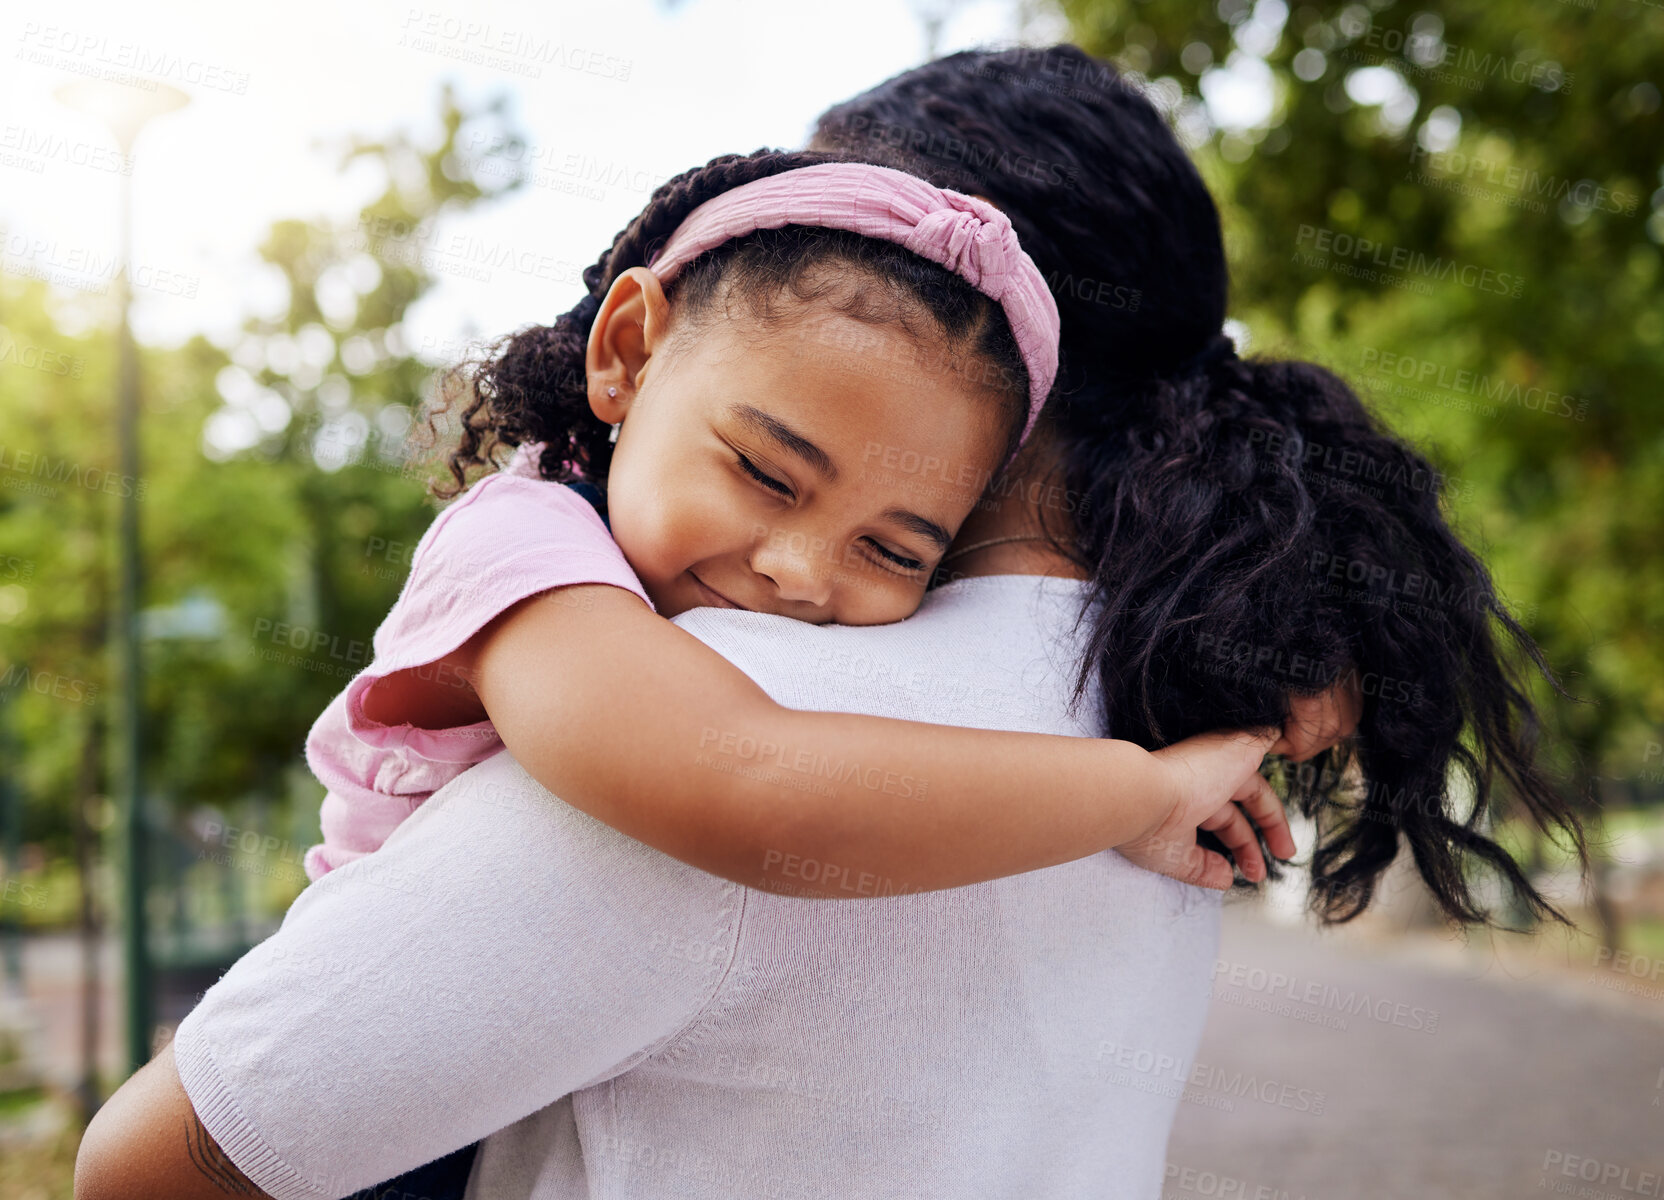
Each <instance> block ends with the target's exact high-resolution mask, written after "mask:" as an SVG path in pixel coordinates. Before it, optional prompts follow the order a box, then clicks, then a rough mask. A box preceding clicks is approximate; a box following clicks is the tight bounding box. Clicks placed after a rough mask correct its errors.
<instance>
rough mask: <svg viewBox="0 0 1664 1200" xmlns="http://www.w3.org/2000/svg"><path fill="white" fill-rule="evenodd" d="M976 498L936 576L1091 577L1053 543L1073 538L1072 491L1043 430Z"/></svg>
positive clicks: (946, 579) (1068, 543)
mask: <svg viewBox="0 0 1664 1200" xmlns="http://www.w3.org/2000/svg"><path fill="white" fill-rule="evenodd" d="M1035 435H1036V436H1035V437H1034V438H1032V439H1031V440H1030V441H1029V443H1028V444H1027V445H1025V446H1024V447H1023V449H1022V451H1021V452H1020V453H1019V454H1018V456H1017V459H1016V461H1015V462H1013V463H1012V464H1011V467H1010V469H1009V470H1008V471H1006V472H1005V473H1004V474H1003V475H1001V476H1000V478H999V479H998V480H996V481H995V483H994V485H993V486H992V487H990V488H989V489H988V492H987V493H986V494H985V495H984V496H983V498H982V500H981V501H979V502H978V504H977V507H976V508H974V509H973V510H972V511H971V515H970V516H968V517H966V518H965V523H964V524H963V525H961V526H960V527H959V536H958V537H956V538H955V539H954V542H953V545H952V546H951V547H949V549H948V556H947V558H946V559H944V560H943V565H942V567H941V569H940V571H939V573H938V575H937V579H938V581H939V582H944V583H945V582H949V581H952V580H954V579H969V578H975V577H977V576H983V575H1054V576H1058V577H1061V578H1064V579H1090V578H1091V574H1090V572H1088V571H1086V570H1084V569H1083V568H1082V567H1081V566H1080V564H1078V563H1076V562H1075V561H1074V560H1072V559H1071V558H1070V557H1069V556H1068V555H1067V554H1065V553H1063V552H1062V551H1060V550H1059V549H1058V548H1057V546H1058V545H1062V546H1064V547H1069V546H1071V545H1072V544H1073V540H1074V534H1075V530H1074V522H1073V521H1072V520H1071V519H1070V517H1069V513H1070V512H1071V511H1072V506H1071V505H1070V504H1069V503H1068V500H1069V496H1070V492H1069V490H1068V489H1067V488H1066V487H1065V486H1064V485H1063V482H1062V478H1061V476H1062V472H1061V469H1060V465H1059V464H1058V462H1057V461H1056V458H1055V456H1054V455H1053V454H1052V452H1051V443H1050V439H1049V438H1047V437H1045V436H1044V434H1043V432H1042V430H1040V429H1037V430H1036V431H1035ZM1054 543H1055V544H1054Z"/></svg>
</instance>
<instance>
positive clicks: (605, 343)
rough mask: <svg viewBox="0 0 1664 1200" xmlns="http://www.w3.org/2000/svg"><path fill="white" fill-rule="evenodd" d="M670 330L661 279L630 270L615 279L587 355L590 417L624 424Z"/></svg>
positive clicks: (642, 270)
mask: <svg viewBox="0 0 1664 1200" xmlns="http://www.w3.org/2000/svg"><path fill="white" fill-rule="evenodd" d="M669 327H670V301H668V300H666V299H665V295H664V288H663V286H661V285H660V283H659V277H658V276H657V275H655V274H653V272H651V271H649V270H648V269H647V268H646V267H631V268H630V269H629V270H628V271H625V272H624V273H623V274H622V275H620V276H619V277H618V278H617V279H615V280H613V283H612V287H611V288H610V289H608V291H607V298H606V299H605V300H603V301H601V308H600V310H599V311H598V312H597V313H596V314H595V323H594V324H593V325H591V326H590V328H589V348H588V350H586V351H585V353H584V374H585V376H586V377H587V381H588V386H589V408H590V411H591V412H593V413H594V414H595V415H596V416H597V417H599V418H601V420H603V421H605V422H606V423H607V424H609V425H613V424H616V423H617V422H619V421H622V420H623V419H624V414H625V413H626V412H627V411H628V410H629V407H630V404H631V402H632V401H633V400H634V399H635V395H636V387H637V381H638V380H639V378H640V376H641V372H642V370H643V368H645V367H646V366H647V361H648V359H650V358H652V356H653V353H654V351H655V350H656V349H658V348H660V347H662V345H663V344H664V336H665V332H666V330H668V329H669Z"/></svg>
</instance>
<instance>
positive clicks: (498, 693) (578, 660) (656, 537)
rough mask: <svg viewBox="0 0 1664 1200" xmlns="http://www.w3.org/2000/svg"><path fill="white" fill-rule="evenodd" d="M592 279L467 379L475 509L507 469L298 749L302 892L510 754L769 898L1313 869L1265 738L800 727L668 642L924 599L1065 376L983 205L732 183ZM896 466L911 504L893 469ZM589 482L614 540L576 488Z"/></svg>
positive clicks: (854, 617)
mask: <svg viewBox="0 0 1664 1200" xmlns="http://www.w3.org/2000/svg"><path fill="white" fill-rule="evenodd" d="M585 279H586V282H587V283H588V284H589V285H590V293H591V294H590V295H589V296H588V297H586V298H585V299H584V300H583V301H582V302H580V304H579V305H578V306H577V307H576V308H575V309H574V310H573V311H572V312H571V313H569V314H567V316H565V317H563V318H561V320H560V321H559V322H557V323H556V325H555V326H554V327H553V328H552V329H533V330H530V331H527V332H523V333H522V334H520V335H517V336H516V337H514V338H512V339H510V340H509V342H508V343H507V345H506V346H505V347H504V348H503V349H502V350H501V352H500V354H499V356H498V357H497V358H496V359H495V360H493V361H492V362H490V363H488V364H486V365H485V367H484V368H483V369H482V370H481V371H480V372H479V373H478V377H477V379H476V380H475V386H476V389H477V396H476V399H475V402H474V403H473V405H472V406H471V407H470V408H469V409H468V410H467V413H466V415H465V418H464V428H465V433H464V435H463V442H462V445H461V447H460V449H459V450H458V451H457V453H456V454H454V455H453V456H452V460H451V462H452V470H453V472H454V474H455V476H456V479H457V481H458V483H459V484H460V483H462V482H463V481H464V480H465V469H466V467H468V466H470V465H476V464H486V463H489V462H490V461H491V450H492V448H493V446H494V445H496V444H498V443H503V444H510V445H518V446H519V449H518V451H517V452H516V454H515V455H514V457H513V459H512V460H511V462H510V464H509V466H508V469H507V470H505V471H503V472H501V473H499V474H496V475H494V476H490V477H488V478H486V479H485V480H483V481H481V482H480V483H478V484H476V485H475V486H474V487H473V488H471V489H470V490H469V491H468V493H467V494H466V495H465V496H464V497H463V498H462V499H461V500H459V501H458V502H457V503H456V504H455V505H453V506H452V507H451V508H450V509H448V510H447V511H446V512H445V513H443V514H442V515H441V516H440V517H439V519H438V520H437V521H436V522H435V523H434V525H433V527H432V528H431V529H430V530H429V531H428V533H427V534H426V535H425V536H424V538H423V540H422V543H421V545H420V546H419V547H418V550H417V553H416V555H415V558H414V561H413V564H412V570H411V576H410V579H409V581H408V582H407V584H406V586H405V589H404V591H403V593H402V594H401V596H400V598H399V600H398V602H397V604H396V605H395V607H394V609H393V612H392V613H391V615H390V616H389V617H388V619H387V620H386V621H385V622H384V623H383V625H382V627H381V628H380V630H378V632H377V634H376V639H375V650H376V659H375V661H374V662H373V663H372V664H371V665H370V667H369V668H367V669H366V670H365V671H364V672H363V673H362V674H361V675H360V676H359V677H358V678H356V679H355V680H354V681H353V682H352V683H351V684H350V685H349V686H348V688H347V690H346V692H345V693H344V694H343V695H342V696H341V697H339V698H338V699H337V700H336V702H335V703H333V704H332V705H331V706H330V708H329V709H328V710H327V711H326V712H325V714H324V716H323V717H322V718H320V720H319V722H318V724H317V725H316V726H315V727H314V729H313V731H312V734H311V736H310V738H309V740H308V759H309V761H310V762H311V764H312V766H313V768H314V770H315V771H316V772H317V773H318V775H319V777H320V778H321V779H322V780H323V781H324V782H325V784H326V785H327V786H328V787H329V789H330V794H329V796H328V797H327V798H326V800H325V803H324V812H323V827H324V835H325V841H324V844H323V845H322V846H319V847H315V848H314V850H313V851H312V852H311V853H310V854H309V855H308V860H307V866H308V870H309V872H310V873H311V874H312V875H313V877H314V878H316V877H318V876H320V875H322V874H323V873H325V872H326V871H328V870H329V869H331V868H333V867H335V866H339V865H341V864H343V863H345V862H348V861H351V860H352V859H354V858H357V857H360V856H362V855H363V854H366V853H369V852H371V851H373V850H374V849H375V848H376V847H378V846H379V845H380V844H381V842H382V841H383V840H384V839H385V838H386V837H387V835H388V834H389V833H390V832H391V831H392V829H393V827H395V826H396V825H397V823H398V822H399V821H400V820H402V819H403V818H404V817H406V816H408V815H409V813H410V812H411V811H413V810H414V808H415V807H416V806H417V805H418V804H420V803H421V802H422V801H423V800H424V799H425V798H426V797H427V796H428V795H430V794H431V793H432V791H433V790H434V789H436V788H437V787H440V786H442V785H443V784H444V783H445V782H447V781H448V780H449V779H451V778H454V777H455V776H456V775H457V774H460V773H461V771H463V770H464V769H466V768H467V767H468V766H469V765H471V764H473V763H476V762H479V761H481V760H482V759H484V758H486V757H488V756H489V755H491V754H492V753H494V752H495V751H496V750H497V749H498V748H499V747H500V746H501V745H503V744H506V745H507V746H508V748H509V749H510V750H511V751H512V752H514V754H515V757H516V758H517V759H518V760H519V761H520V762H521V763H522V764H523V765H524V766H525V767H526V768H527V770H528V771H530V772H531V773H532V775H533V776H534V777H535V778H537V779H538V780H539V781H540V782H541V783H543V784H544V785H545V786H546V787H549V788H550V789H551V790H552V791H554V792H555V793H556V794H558V795H559V796H561V798H562V799H564V800H566V801H567V802H569V803H571V804H573V805H575V806H577V807H579V808H581V809H583V810H585V811H586V812H589V813H590V814H591V815H593V816H596V817H598V818H599V819H601V820H604V821H606V822H607V823H609V824H611V825H613V826H615V827H616V828H618V829H620V830H622V831H623V832H625V833H628V834H630V835H631V836H634V837H636V838H638V839H640V840H642V841H644V842H647V843H648V844H650V845H653V846H655V847H657V848H659V849H661V850H663V851H665V852H666V853H669V854H672V855H674V856H676V857H678V858H681V859H683V860H684V861H687V862H689V863H692V864H693V865H696V866H699V867H702V868H704V869H706V870H709V871H712V872H714V873H717V874H720V875H723V876H726V877H728V878H730V879H733V880H735V881H737V882H741V883H746V884H750V885H753V886H758V887H762V888H774V889H781V888H784V887H785V886H786V883H785V880H784V879H783V877H782V867H783V866H784V865H787V864H790V863H794V862H796V861H799V860H800V859H803V858H813V859H816V860H818V861H820V862H829V863H834V864H837V865H838V866H839V868H840V869H841V871H843V872H849V873H856V874H858V873H861V872H866V873H868V874H870V875H872V876H874V877H877V878H882V879H887V880H890V881H895V882H894V883H893V885H892V888H891V890H898V891H919V890H929V889H935V888H943V887H951V886H957V885H960V884H968V883H974V882H980V881H982V880H986V879H990V878H996V877H998V876H1001V875H1006V874H1013V873H1017V872H1021V871H1026V870H1032V869H1036V868H1040V867H1044V866H1049V865H1053V864H1056V863H1060V862H1065V861H1069V860H1071V859H1074V858H1079V857H1084V856H1085V855H1088V854H1091V853H1094V852H1096V851H1099V850H1103V849H1107V848H1109V847H1112V846H1116V845H1121V844H1124V843H1131V842H1138V843H1139V849H1138V850H1137V851H1136V858H1135V861H1140V862H1141V864H1142V865H1146V866H1149V867H1151V868H1153V869H1157V870H1161V871H1163V872H1164V873H1167V874H1172V875H1174V876H1176V877H1179V878H1182V879H1186V880H1190V881H1194V882H1199V883H1206V884H1208V885H1210V886H1215V887H1224V886H1228V885H1229V883H1230V882H1231V879H1232V872H1231V867H1230V865H1229V863H1228V862H1227V861H1226V859H1225V858H1224V857H1222V856H1221V855H1219V854H1216V853H1209V852H1205V851H1203V850H1202V849H1201V848H1199V847H1198V846H1197V845H1196V841H1195V830H1196V829H1197V828H1198V827H1200V828H1203V829H1206V830H1210V831H1213V832H1215V833H1217V834H1218V836H1219V837H1220V838H1222V839H1223V842H1224V844H1225V845H1226V846H1227V847H1228V848H1229V849H1230V850H1231V852H1232V853H1233V855H1234V856H1235V861H1236V865H1237V866H1238V867H1240V868H1241V869H1242V871H1243V872H1244V874H1245V875H1246V876H1247V877H1248V878H1250V879H1258V878H1261V877H1263V875H1264V864H1263V859H1262V855H1261V851H1260V847H1259V845H1258V842H1257V840H1256V837H1255V830H1254V827H1253V826H1252V825H1250V823H1249V821H1248V820H1247V819H1245V817H1244V815H1243V810H1246V811H1247V812H1248V813H1249V814H1250V815H1251V816H1252V818H1253V820H1254V822H1255V823H1257V825H1258V826H1259V829H1260V830H1261V831H1262V832H1263V833H1264V835H1265V837H1266V839H1267V844H1268V845H1269V846H1270V848H1271V849H1272V850H1273V852H1274V853H1279V854H1288V853H1291V852H1292V849H1293V846H1292V842H1291V840H1290V839H1289V836H1288V833H1287V830H1286V827H1285V825H1284V823H1283V817H1282V812H1281V807H1280V804H1279V802H1278V800H1277V798H1276V796H1275V794H1274V793H1273V792H1272V791H1271V789H1270V787H1269V785H1268V784H1267V783H1266V782H1265V781H1264V779H1262V778H1261V777H1260V775H1259V774H1258V767H1259V764H1260V760H1261V757H1262V756H1263V754H1264V752H1265V750H1266V749H1267V748H1268V747H1269V746H1270V744H1271V741H1272V736H1273V735H1270V734H1252V735H1244V734H1237V735H1230V734H1210V735H1207V736H1201V737H1197V738H1193V739H1191V740H1189V741H1187V742H1185V743H1181V744H1178V745H1175V746H1172V747H1169V748H1167V749H1166V750H1163V751H1160V752H1158V753H1154V754H1152V753H1149V752H1147V751H1145V750H1143V749H1141V748H1139V747H1137V746H1134V745H1132V744H1131V743H1127V742H1115V741H1093V740H1082V739H1073V738H1059V737H1049V736H1040V735H1027V734H1020V733H1009V734H1005V733H988V732H971V731H967V730H962V729H954V728H948V727H942V726H925V725H916V724H912V723H908V722H898V721H885V720H879V719H876V718H869V717H862V716H854V715H829V714H810V713H804V712H797V711H792V710H788V709H784V708H781V707H780V706H778V705H776V704H774V703H773V702H772V701H770V700H769V699H768V698H767V697H766V696H765V695H764V694H763V693H762V691H761V690H760V689H758V688H757V687H756V686H755V685H753V684H752V683H751V682H750V681H749V680H748V679H747V678H746V677H745V676H744V675H743V674H742V673H741V672H739V671H738V670H737V669H736V668H734V667H732V666H730V665H729V664H728V663H726V662H725V661H723V660H722V659H721V658H720V657H719V656H717V655H716V654H715V653H714V652H712V651H710V650H709V649H707V648H706V647H704V646H703V645H701V644H700V643H698V642H697V641H696V640H695V639H693V638H691V637H689V636H687V635H686V634H683V633H682V632H681V631H679V630H676V629H675V628H674V627H672V626H671V625H670V624H669V623H668V622H666V621H664V620H662V619H660V618H662V617H668V616H674V615H676V614H678V613H681V612H683V611H686V610H687V609H689V608H694V607H700V606H717V607H735V608H745V609H751V610H754V611H761V612H770V613H775V614H778V615H783V616H788V617H793V618H795V619H798V620H803V621H809V622H814V623H826V622H837V623H841V624H850V625H859V624H882V623H888V622H892V621H897V620H900V619H902V618H903V617H906V616H907V615H909V614H910V613H911V612H913V610H914V609H915V608H916V607H917V606H918V604H919V602H920V600H921V599H922V598H923V595H924V590H925V586H926V583H927V581H928V580H929V578H930V575H931V573H932V571H933V570H934V568H935V567H936V565H937V564H938V562H939V561H940V560H941V557H942V555H943V553H944V552H945V551H946V549H947V547H948V545H949V543H950V542H951V541H952V539H953V536H954V534H955V533H956V532H957V530H958V528H959V525H960V523H961V522H962V521H963V520H964V518H965V516H966V514H967V513H968V512H969V511H970V510H971V507H972V505H973V504H974V503H975V501H976V500H977V498H978V496H979V494H980V493H981V490H982V487H983V486H984V484H986V482H987V481H988V480H989V479H990V478H991V477H992V475H993V473H994V472H995V471H996V470H998V469H999V467H1000V466H1001V465H1002V464H1003V463H1005V462H1008V461H1009V459H1010V456H1011V454H1012V453H1014V452H1015V450H1016V449H1017V448H1018V447H1019V446H1020V445H1021V444H1022V441H1023V439H1024V438H1025V437H1026V436H1027V434H1028V432H1029V430H1030V429H1031V428H1032V427H1033V424H1034V420H1035V417H1036V414H1037V413H1038V410H1039V407H1040V405H1041V403H1042V402H1043V401H1044V399H1045V397H1046V395H1047V393H1048V392H1049V391H1050V389H1051V384H1052V380H1053V376H1054V373H1055V367H1056V341H1057V324H1056V321H1057V317H1056V306H1055V304H1054V302H1053V301H1052V299H1051V296H1050V293H1049V292H1048V291H1047V289H1046V285H1045V282H1044V280H1043V279H1041V277H1040V275H1039V273H1038V271H1037V270H1036V269H1035V267H1034V265H1033V263H1032V262H1031V261H1030V260H1029V259H1028V258H1027V256H1026V255H1025V254H1023V252H1022V250H1021V249H1020V247H1019V246H1018V245H1017V242H1016V239H1015V236H1014V235H1013V234H1012V232H1011V228H1010V224H1009V222H1008V221H1007V220H1006V219H1005V218H1004V217H1003V216H1002V215H1001V214H1000V213H999V212H998V211H997V210H995V209H994V208H993V207H992V206H990V205H988V204H986V203H984V202H982V201H980V200H977V199H974V198H972V197H968V196H964V195H960V194H957V193H952V192H946V191H941V190H939V189H936V188H934V187H932V186H930V185H928V184H925V183H924V182H922V181H920V180H918V179H916V178H913V177H911V176H908V175H904V174H902V173H900V172H898V171H894V170H890V169H887V168H879V167H873V166H867V165H861V164H855V163H848V162H837V161H828V159H827V158H826V156H822V155H812V154H780V153H769V152H760V153H758V154H755V155H751V156H749V157H734V156H731V157H725V158H720V159H717V160H714V161H713V162H712V163H711V164H709V165H708V166H706V167H704V168H701V169H699V170H695V171H692V172H689V173H687V174H685V175H683V176H680V177H678V178H677V179H675V180H672V181H671V182H670V183H668V184H666V185H665V186H664V187H662V188H660V189H659V191H658V192H656V193H655V195H654V197H653V199H652V201H651V202H650V203H649V204H648V206H647V208H646V210H645V211H644V212H643V213H642V215H641V216H640V217H639V218H637V220H636V221H635V222H633V223H632V224H631V225H630V226H629V227H628V228H627V229H626V230H625V231H624V232H623V233H621V234H620V235H619V237H618V239H617V240H616V241H615V242H614V244H613V247H612V249H611V250H610V251H609V252H608V253H607V254H606V255H605V256H604V257H603V258H602V260H601V261H600V262H599V263H597V264H596V266H595V267H593V268H591V269H590V270H589V271H588V272H586V274H585ZM532 377H535V379H536V385H535V386H534V387H529V388H528V387H526V386H524V385H523V383H522V380H524V379H527V378H532ZM551 380H553V381H554V383H553V386H551V382H550V381H551ZM609 424H610V425H611V426H612V429H611V432H610V434H609V433H608V431H607V429H606V427H607V425H609ZM907 462H915V463H918V464H920V466H921V468H922V469H921V470H920V471H919V475H920V476H922V477H923V478H919V477H915V476H913V475H910V474H909V473H908V471H907V470H905V469H903V470H901V471H899V472H898V471H894V470H882V471H881V470H879V469H878V468H879V466H880V465H885V466H889V465H892V464H894V463H902V464H905V463H907ZM926 464H928V465H926ZM602 478H605V480H606V485H607V486H606V493H605V513H606V517H607V519H608V521H609V523H610V533H611V536H610V537H609V536H608V527H607V526H604V525H603V524H602V518H601V517H600V516H598V515H597V513H596V512H595V511H593V510H592V509H591V508H590V506H589V504H588V503H587V502H586V501H585V500H584V499H583V498H582V497H581V496H580V495H579V493H578V492H577V491H575V490H574V489H573V488H571V487H567V486H564V484H563V483H562V482H556V481H557V480H561V481H584V480H598V479H602ZM944 481H945V482H944ZM923 484H927V485H928V486H921V485H923ZM528 613H529V615H528ZM655 613H656V614H657V616H655V615H654V614H655ZM488 714H489V716H488ZM499 739H500V740H499ZM1233 801H1237V802H1241V804H1242V808H1241V809H1239V808H1238V807H1237V805H1236V804H1235V803H1233ZM1152 835H1156V836H1154V837H1152Z"/></svg>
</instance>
